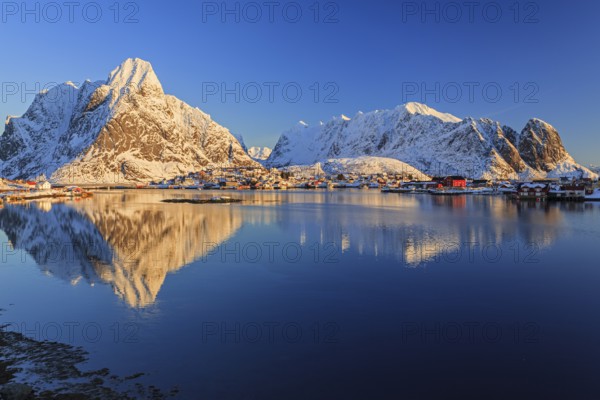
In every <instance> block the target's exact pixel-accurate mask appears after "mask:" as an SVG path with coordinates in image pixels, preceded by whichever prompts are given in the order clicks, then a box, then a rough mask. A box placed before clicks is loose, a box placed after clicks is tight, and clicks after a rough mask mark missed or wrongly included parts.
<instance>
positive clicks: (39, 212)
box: [0, 191, 583, 308]
mask: <svg viewBox="0 0 600 400" xmlns="http://www.w3.org/2000/svg"><path fill="white" fill-rule="evenodd" d="M182 196H187V197H198V196H200V195H197V194H189V193H183V194H182V193H176V194H170V193H166V192H163V193H160V192H151V191H149V192H123V193H115V194H98V195H96V196H95V197H94V198H93V199H89V200H86V201H80V202H68V203H51V202H47V201H45V202H38V203H31V204H29V205H7V206H5V207H4V208H2V209H0V229H1V230H3V231H4V232H5V233H6V235H7V237H8V239H9V241H10V244H11V246H12V247H14V249H16V250H22V251H24V252H25V253H27V254H28V255H30V256H31V257H32V258H33V260H34V261H35V263H36V264H37V265H38V266H39V268H40V269H41V270H42V271H44V272H45V273H47V274H48V275H51V276H53V277H55V278H59V279H62V280H64V281H67V282H70V283H72V284H83V283H87V284H91V285H94V284H108V285H110V286H111V287H112V288H113V290H114V292H115V294H117V295H118V296H119V297H120V298H121V299H122V300H123V301H124V302H125V303H126V304H128V305H129V306H131V307H134V308H143V307H147V306H149V305H152V304H154V302H155V301H156V299H157V296H158V295H159V292H160V290H161V287H162V286H163V284H164V283H165V280H166V279H167V275H168V274H169V273H174V272H176V271H178V270H180V269H181V268H183V267H185V266H187V265H190V264H192V263H194V262H196V261H198V260H199V259H201V258H206V259H208V260H209V261H211V260H212V261H213V262H216V263H222V262H223V258H221V257H219V256H220V255H219V254H216V255H215V254H214V253H216V252H214V251H212V250H214V249H215V248H216V247H218V246H221V245H222V244H224V243H225V244H227V243H228V242H230V241H234V238H235V236H236V234H237V233H238V232H239V231H240V230H241V228H242V227H243V226H244V225H251V226H252V228H253V229H254V228H257V227H258V228H260V229H264V230H266V231H267V232H271V234H272V235H274V236H275V238H274V237H270V238H269V240H270V241H273V240H274V239H276V238H278V239H280V240H281V241H284V240H285V241H286V242H293V243H294V244H297V245H298V246H300V248H303V249H304V253H305V254H310V252H311V251H312V250H311V249H312V248H313V247H311V246H315V244H317V245H319V246H320V248H321V249H325V251H326V252H327V251H328V252H329V253H331V254H330V255H331V257H332V259H334V260H335V261H336V262H339V261H341V260H350V261H351V260H353V259H355V257H363V258H368V259H388V260H391V261H393V263H394V264H397V265H402V266H405V267H410V268H415V267H424V266H427V265H428V264H431V263H440V262H456V260H457V259H458V260H460V261H465V260H466V259H467V257H471V258H472V257H480V258H481V257H482V254H483V256H484V257H486V259H487V258H489V257H493V255H494V254H496V253H497V252H498V250H500V251H502V249H504V251H505V254H504V256H503V257H504V258H506V257H508V255H507V252H515V251H516V250H515V249H513V248H511V247H510V246H515V245H516V246H520V247H521V249H520V250H521V251H529V252H530V253H536V252H537V251H541V250H543V249H545V248H548V247H551V246H552V244H553V243H554V241H555V240H556V238H557V236H558V235H560V234H561V232H564V227H563V226H562V225H563V224H564V221H563V218H564V216H563V213H564V211H563V210H562V209H561V208H560V207H548V206H543V205H540V204H531V205H527V204H521V205H516V204H514V203H510V202H506V201H504V200H503V199H496V198H464V197H454V198H437V197H430V196H393V197H389V196H388V197H384V196H381V195H380V194H379V193H350V192H347V193H344V192H336V193H328V192H322V193H285V194H284V193H244V194H243V195H240V196H243V199H244V202H243V203H241V204H240V205H194V204H166V203H162V202H161V200H162V199H164V198H168V197H182ZM204 196H206V195H204ZM474 202H477V203H479V204H478V207H477V208H474V207H472V205H473V204H472V203H474ZM333 203H335V204H336V205H337V206H336V208H335V210H333V209H332V208H331V205H332V204H333ZM578 206H580V207H583V205H578ZM306 207H309V208H310V209H311V211H310V213H309V215H308V216H307V214H306ZM442 218H443V219H444V220H445V221H446V223H444V224H439V223H438V222H437V221H439V220H440V219H442ZM548 226H551V227H552V228H547V227H548ZM240 240H242V241H243V240H244V239H243V238H242V239H240ZM238 244H239V243H238ZM242 245H245V243H242ZM531 246H535V248H533V247H531ZM529 247H530V248H529ZM230 248H235V243H231V244H230ZM526 248H529V250H526ZM484 251H485V254H484ZM510 254H513V253H510ZM515 254H516V253H515ZM211 257H213V258H212V259H211ZM457 257H458V258H457ZM225 258H226V257H225ZM229 260H230V261H231V259H229ZM242 261H243V260H242ZM260 261H264V260H260ZM477 261H478V260H471V262H477ZM479 261H485V260H479ZM224 262H225V263H226V262H227V259H226V260H225V261H224ZM286 262H287V260H284V259H279V260H275V264H277V263H280V264H282V265H283V264H285V263H286ZM259 265H260V262H259Z"/></svg>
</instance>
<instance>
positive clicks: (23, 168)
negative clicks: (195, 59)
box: [0, 59, 258, 183]
mask: <svg viewBox="0 0 600 400" xmlns="http://www.w3.org/2000/svg"><path fill="white" fill-rule="evenodd" d="M213 165H219V166H257V165H258V164H257V163H256V162H255V161H254V160H252V159H251V158H250V156H249V155H248V154H247V152H246V149H245V146H244V144H243V141H242V142H240V138H239V137H236V136H234V135H232V134H231V132H229V131H228V130H227V129H226V128H224V127H222V126H221V125H219V124H217V123H216V122H215V121H213V120H212V119H211V117H210V116H209V115H207V114H205V113H204V112H202V111H201V110H199V109H197V108H193V107H191V106H189V105H187V104H185V103H184V102H182V101H181V100H179V99H177V98H176V97H173V96H170V95H166V94H165V93H164V91H163V88H162V86H161V84H160V82H159V80H158V78H157V76H156V74H155V73H154V70H153V69H152V66H151V65H150V64H149V63H148V62H146V61H143V60H140V59H128V60H126V61H125V62H123V63H122V64H121V65H120V66H118V67H117V68H116V69H115V70H114V71H112V72H111V73H110V75H109V76H108V79H107V80H105V81H98V82H90V81H86V82H85V83H84V84H83V85H82V86H81V87H76V86H75V85H74V84H72V83H70V82H67V83H64V84H62V85H59V86H57V87H54V88H52V89H50V90H48V91H45V92H42V93H40V94H39V95H37V96H36V98H35V99H34V101H33V104H31V106H30V107H29V109H28V110H27V112H26V113H25V114H24V115H23V116H22V117H20V118H15V117H9V118H8V119H7V122H6V128H5V131H4V134H3V135H2V136H0V176H3V177H5V178H11V179H15V178H34V177H36V176H38V175H40V174H45V175H46V176H47V177H49V178H51V179H52V180H53V181H55V182H61V183H88V182H103V183H110V182H144V181H150V180H154V179H160V178H173V177H174V176H176V175H181V174H186V173H188V172H192V171H198V170H199V169H201V168H203V167H207V166H213Z"/></svg>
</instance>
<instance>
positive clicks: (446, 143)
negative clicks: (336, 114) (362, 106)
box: [265, 103, 593, 179]
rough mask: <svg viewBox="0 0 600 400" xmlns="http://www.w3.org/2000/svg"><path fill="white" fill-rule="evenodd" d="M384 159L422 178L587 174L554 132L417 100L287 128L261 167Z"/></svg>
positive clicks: (548, 127)
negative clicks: (450, 111) (397, 162)
mask: <svg viewBox="0 0 600 400" xmlns="http://www.w3.org/2000/svg"><path fill="white" fill-rule="evenodd" d="M361 156H374V157H387V158H393V159H396V160H400V161H402V162H405V163H407V164H409V165H411V166H412V167H415V168H417V169H419V170H421V171H423V172H425V173H428V174H430V175H454V174H458V175H465V176H468V177H472V178H486V179H495V178H499V179H516V178H519V177H524V176H526V177H527V178H528V179H529V178H531V177H539V178H542V177H546V176H562V175H569V174H577V175H580V174H581V173H582V172H583V173H584V175H585V176H593V173H592V172H591V171H589V170H587V169H585V168H584V167H581V166H580V165H579V164H577V163H576V162H575V161H574V160H573V158H572V157H571V156H570V155H569V154H568V153H567V151H566V150H565V148H564V146H563V144H562V141H561V139H560V136H559V135H558V132H556V130H555V129H554V128H553V127H552V126H551V125H549V124H547V123H545V122H543V121H541V120H537V119H532V120H531V121H530V122H529V123H528V125H527V126H526V128H525V129H523V130H522V131H521V133H517V132H516V131H515V130H513V129H511V128H509V127H507V126H503V125H502V124H500V123H499V122H497V121H492V120H490V119H487V118H482V119H475V118H471V117H468V118H465V119H464V120H461V119H459V118H457V117H455V116H453V115H451V114H445V113H441V112H439V111H437V110H434V109H433V108H430V107H428V106H426V105H424V104H420V103H407V104H404V105H401V106H398V107H396V108H395V109H393V110H378V111H373V112H369V113H365V114H363V115H361V116H360V117H355V118H354V119H352V120H351V121H343V123H342V122H341V121H340V120H339V119H337V120H335V119H334V120H333V121H331V122H329V123H327V124H325V125H323V126H316V127H313V128H311V129H307V130H306V131H305V132H302V131H300V130H295V129H292V130H289V131H286V132H284V133H283V134H282V135H281V138H280V139H279V141H278V142H277V145H276V146H275V148H274V150H273V153H272V154H271V156H270V157H269V159H268V160H267V161H266V163H265V165H266V166H268V167H282V166H290V165H313V164H315V163H317V162H323V161H325V160H328V159H339V158H356V157H361Z"/></svg>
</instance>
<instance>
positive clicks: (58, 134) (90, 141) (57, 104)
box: [0, 59, 597, 184]
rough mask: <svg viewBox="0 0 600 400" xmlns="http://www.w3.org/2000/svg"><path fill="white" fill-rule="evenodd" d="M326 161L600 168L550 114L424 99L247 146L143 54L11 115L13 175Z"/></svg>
mask: <svg viewBox="0 0 600 400" xmlns="http://www.w3.org/2000/svg"><path fill="white" fill-rule="evenodd" d="M370 157H371V158H370ZM316 163H321V164H322V166H323V167H324V169H325V170H327V169H329V170H335V171H340V170H341V169H343V168H346V167H348V168H351V169H353V170H356V171H370V172H373V173H376V172H382V171H383V170H385V171H387V172H393V171H395V169H397V168H401V169H403V170H406V171H410V172H411V173H416V174H420V173H421V172H423V173H425V174H428V175H430V176H431V175H465V176H468V177H472V178H521V179H530V178H543V177H558V176H565V175H566V176H577V177H578V176H587V177H596V176H597V175H596V174H595V173H594V172H592V171H590V169H588V168H585V167H583V166H581V165H579V164H577V163H576V162H575V160H573V158H572V157H571V156H570V155H569V153H568V152H567V150H566V149H565V148H564V146H563V143H562V140H561V138H560V135H559V134H558V132H557V131H556V129H554V128H553V127H552V126H551V125H549V124H548V123H546V122H544V121H541V120H539V119H532V120H530V121H529V122H528V123H527V124H526V126H525V128H523V129H522V130H521V131H520V132H517V131H515V130H514V129H512V128H510V127H507V126H504V125H502V124H500V123H499V122H495V121H492V120H489V119H473V118H466V119H460V118H457V117H455V116H453V115H450V114H444V113H441V112H438V111H436V110H434V109H432V108H429V107H427V106H425V105H423V104H419V103H408V104H405V105H402V106H399V107H397V108H395V109H393V110H383V111H373V112H370V113H359V114H357V115H356V116H355V117H354V118H348V117H346V116H341V117H338V118H334V119H333V120H331V121H329V122H327V123H321V124H320V125H317V126H312V127H311V126H308V125H307V124H305V123H304V122H301V123H299V124H298V125H297V126H295V127H293V128H292V129H290V130H288V131H286V132H284V133H283V134H282V135H281V137H280V138H279V141H278V142H277V145H276V146H275V148H274V150H273V151H272V152H271V150H270V149H269V148H261V147H252V148H250V149H247V147H246V145H245V144H244V141H243V139H242V138H241V136H239V135H238V136H236V135H233V134H232V133H231V132H229V130H227V129H226V128H224V127H222V126H221V125H219V124H217V123H216V122H215V121H213V120H212V119H211V117H210V116H209V115H207V114H205V113H204V112H202V111H201V110H199V109H198V108H193V107H191V106H189V105H187V104H186V103H184V102H182V101H181V100H179V99H177V98H176V97H174V96H170V95H166V94H165V93H164V91H163V88H162V86H161V84H160V81H159V80H158V78H157V76H156V74H155V73H154V70H153V68H152V66H151V65H150V64H149V63H148V62H146V61H143V60H140V59H127V60H125V61H124V62H123V63H122V64H121V65H120V66H118V67H117V68H116V69H115V70H113V71H112V72H111V73H110V74H109V76H108V79H106V80H105V81H97V82H90V81H86V82H85V83H84V84H83V85H82V86H81V87H77V86H75V85H74V84H73V83H71V82H67V83H64V84H62V85H58V86H56V87H54V88H52V89H50V90H47V91H44V92H42V93H40V94H38V95H37V96H36V98H35V99H34V101H33V103H32V104H31V106H30V107H29V109H28V110H27V111H26V113H25V114H24V115H23V116H21V117H8V118H7V120H6V127H5V130H4V133H3V134H2V136H0V177H5V178H9V179H34V178H35V177H37V176H40V175H42V174H44V175H45V176H46V177H48V178H50V179H51V180H52V181H53V182H56V183H73V184H77V183H94V182H99V183H113V182H114V183H120V182H122V183H128V182H148V181H152V180H161V179H171V178H173V177H175V176H177V175H185V174H187V173H189V172H194V171H198V170H201V169H203V168H206V167H239V166H253V167H258V166H260V165H264V166H266V167H269V168H271V167H288V166H294V165H300V166H308V165H314V164H316ZM397 172H403V171H397ZM413 175H414V174H413Z"/></svg>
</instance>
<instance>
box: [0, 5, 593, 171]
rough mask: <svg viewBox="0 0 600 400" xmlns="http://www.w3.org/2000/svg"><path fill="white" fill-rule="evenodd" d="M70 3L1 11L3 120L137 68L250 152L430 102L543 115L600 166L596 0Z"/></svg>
mask: <svg viewBox="0 0 600 400" xmlns="http://www.w3.org/2000/svg"><path fill="white" fill-rule="evenodd" d="M23 4H25V6H23ZM36 4H37V6H36ZM73 4H75V5H73V6H71V8H69V7H67V6H66V5H65V3H63V2H57V3H52V2H42V3H36V2H25V3H21V2H14V3H13V2H2V10H1V15H0V35H1V36H0V37H2V54H3V57H2V62H1V63H0V76H1V77H2V79H1V81H2V85H3V86H2V96H1V97H2V98H1V101H0V115H2V116H3V117H4V116H6V115H20V114H22V113H23V112H24V111H25V110H26V109H27V106H28V105H29V103H30V102H31V101H32V99H33V95H31V94H27V93H25V92H22V90H21V89H20V90H19V93H17V94H12V91H13V90H14V89H13V88H14V86H13V85H12V83H17V84H18V85H20V86H22V85H24V86H25V87H26V88H28V89H31V90H33V89H35V85H36V82H38V83H39V85H41V86H44V85H46V84H49V83H51V82H63V81H67V80H71V81H74V82H81V81H83V80H84V79H88V78H89V79H92V80H98V79H105V78H106V76H107V75H108V73H109V71H110V70H112V69H113V68H114V67H115V66H117V65H118V64H120V63H121V62H122V61H123V60H124V59H125V58H128V57H140V58H143V59H146V60H148V61H150V62H151V63H152V64H153V66H154V69H155V71H156V73H157V75H158V77H159V78H160V80H161V82H162V84H163V86H164V88H165V91H166V92H167V93H170V94H173V95H175V96H177V97H179V98H181V99H182V100H184V101H186V102H187V103H189V104H191V105H193V106H197V107H199V108H201V109H202V110H204V111H205V112H208V113H209V114H211V115H212V116H213V118H214V119H215V120H216V121H218V122H219V123H221V124H223V125H225V126H227V127H228V128H229V129H231V130H232V131H233V132H235V133H239V134H242V135H244V137H245V140H246V143H247V144H248V145H261V146H273V145H274V144H275V142H276V140H277V138H278V136H279V134H280V133H281V131H283V130H285V129H287V128H289V127H290V126H292V125H294V124H295V123H296V122H297V121H299V120H304V121H306V122H308V123H316V122H318V121H319V120H327V119H330V118H331V117H332V116H334V115H340V114H345V115H348V116H352V115H354V114H355V113H356V112H358V111H371V110H375V109H383V108H392V107H394V106H396V105H398V104H402V103H403V102H405V101H421V102H425V103H426V104H428V105H429V106H431V107H433V108H436V109H438V110H439V111H443V112H450V113H453V114H455V115H457V116H459V117H465V116H474V117H489V118H492V119H495V120H499V121H501V122H503V123H505V124H507V125H510V126H512V127H513V128H515V129H517V130H520V129H522V127H523V126H524V125H525V123H526V121H527V120H528V119H529V118H532V117H537V118H541V119H543V120H546V121H547V122H549V123H551V124H552V125H554V126H555V127H556V128H557V129H558V130H559V132H560V133H561V135H562V137H563V140H564V142H565V145H566V146H567V149H568V150H569V151H570V152H571V154H572V155H573V156H574V157H575V158H576V159H577V160H578V161H580V162H582V163H596V164H600V155H598V151H597V149H598V147H599V145H600V135H599V133H600V128H598V124H597V123H596V118H597V114H598V111H597V109H598V105H599V104H600V102H599V101H598V93H600V78H599V77H598V71H600V51H598V49H597V46H598V43H599V39H600V28H599V26H598V22H597V16H598V15H600V2H596V1H592V0H586V1H578V2H576V3H575V4H570V3H568V2H565V1H554V0H544V1H537V2H529V1H522V2H517V1H514V0H511V1H498V2H488V1H472V2H467V1H465V2H462V1H459V2H449V1H440V2H437V1H416V2H412V1H398V2H390V1H374V2H370V3H367V2H364V1H361V2H359V1H353V0H352V1H349V0H344V1H343V2H342V1H338V2H330V1H321V2H316V1H314V0H312V1H297V2H288V1H273V2H267V1H258V2H235V1H227V2H221V1H218V2H203V1H173V2H171V3H170V4H169V3H167V2H165V1H155V0H150V1H147V0H145V1H143V2H141V1H139V2H129V1H120V2H118V1H114V0H110V1H98V2H86V1H82V2H73ZM36 7H37V8H36ZM224 7H226V10H230V12H225V13H223V11H226V10H225V9H224ZM99 10H100V11H101V13H102V14H101V15H99V14H98V11H99ZM116 10H118V11H119V12H118V14H117V13H116ZM316 10H318V12H317V11H316ZM258 11H259V12H260V15H259V14H258V13H257V12H258ZM299 11H300V12H301V16H298V15H299V14H298V12H299ZM59 13H60V15H59ZM236 19H237V20H236ZM126 22H129V23H126ZM9 87H10V88H9ZM223 88H225V89H228V90H229V92H227V93H228V94H226V95H225V96H224V97H223V96H222V94H223V93H222V89H223ZM238 88H239V89H238ZM257 88H261V91H262V93H259V92H258V91H257ZM298 89H300V90H301V95H299V94H298V93H299V92H298ZM236 94H237V96H238V97H239V98H238V99H236Z"/></svg>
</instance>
